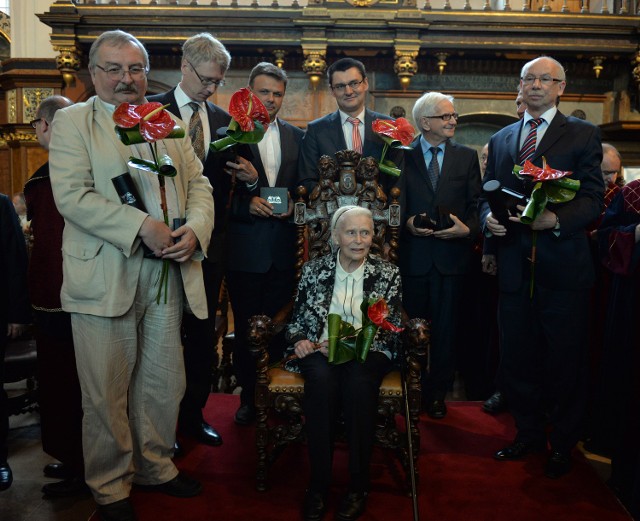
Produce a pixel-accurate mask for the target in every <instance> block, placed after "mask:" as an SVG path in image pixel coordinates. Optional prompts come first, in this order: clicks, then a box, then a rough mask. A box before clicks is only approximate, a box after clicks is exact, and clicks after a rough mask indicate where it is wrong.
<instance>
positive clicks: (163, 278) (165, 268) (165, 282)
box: [149, 143, 169, 304]
mask: <svg viewBox="0 0 640 521" xmlns="http://www.w3.org/2000/svg"><path fill="white" fill-rule="evenodd" d="M149 147H150V148H151V155H152V156H153V160H154V161H155V164H156V168H159V167H158V149H157V147H158V144H157V143H153V144H151V143H149ZM158 184H159V185H160V208H161V209H162V217H163V218H164V223H165V224H166V225H167V226H169V213H168V208H167V190H166V188H165V181H164V176H162V175H159V176H158ZM163 289H164V303H165V304H166V303H167V294H168V292H169V260H168V259H164V260H163V261H162V271H161V272H160V280H159V282H158V293H157V294H156V304H160V298H161V297H162V290H163Z"/></svg>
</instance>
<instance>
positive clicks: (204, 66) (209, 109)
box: [147, 33, 255, 446]
mask: <svg viewBox="0 0 640 521" xmlns="http://www.w3.org/2000/svg"><path fill="white" fill-rule="evenodd" d="M230 63H231V55H230V54H229V52H228V51H227V49H226V48H225V47H224V45H223V44H222V43H221V42H220V41H219V40H217V39H216V38H214V37H213V36H211V35H210V34H208V33H201V34H196V35H195V36H192V37H191V38H189V39H188V40H186V41H185V42H184V45H183V46H182V62H181V65H180V70H181V72H182V79H181V80H180V83H179V84H178V86H177V87H176V88H174V89H172V90H170V91H169V92H166V93H164V94H158V95H156V96H149V97H148V98H147V99H148V100H149V101H159V102H160V103H162V104H163V105H166V104H168V105H169V107H168V110H169V111H170V112H172V113H173V114H174V115H176V116H178V117H179V118H180V119H182V120H183V121H184V122H185V123H186V124H187V128H188V130H189V134H190V136H191V141H192V144H193V148H194V150H195V152H196V155H198V157H199V159H200V161H202V163H203V165H204V171H203V174H204V175H205V176H206V177H207V178H208V179H209V181H210V182H211V185H212V186H213V199H214V203H215V223H214V230H213V234H212V236H211V243H210V244H209V249H208V252H207V258H206V259H205V260H204V261H203V262H202V271H203V277H204V284H205V290H206V294H207V306H208V309H209V318H207V319H205V320H200V319H198V318H196V317H195V316H194V315H192V314H191V313H188V312H186V313H185V314H184V316H183V319H182V327H183V343H184V363H185V372H186V378H187V388H186V391H185V394H184V398H183V399H182V402H181V403H180V416H179V419H178V427H179V431H180V432H181V433H182V434H185V435H188V436H191V437H194V438H195V439H197V440H199V441H200V442H202V443H206V444H208V445H214V446H215V445H220V444H221V443H222V438H221V437H220V435H219V434H218V433H217V432H216V430H215V429H214V428H213V427H211V425H209V424H208V423H207V422H206V421H205V420H204V418H203V416H202V409H203V407H204V406H205V404H206V403H207V399H208V398H209V393H210V391H211V369H212V366H213V362H214V360H215V348H216V344H217V339H216V337H215V316H216V311H217V308H218V298H219V294H220V286H221V285H222V278H223V276H224V268H225V258H224V250H225V248H224V237H225V209H226V207H227V201H228V199H229V192H230V191H231V176H229V174H227V173H226V172H225V171H224V168H225V159H223V158H222V156H219V155H215V154H213V153H212V152H211V151H210V150H209V144H210V143H211V141H214V140H215V139H216V132H217V130H218V129H219V128H221V127H226V126H227V125H228V124H229V122H230V121H231V116H229V114H228V113H227V112H226V111H224V110H223V109H221V108H220V107H218V106H217V105H214V104H213V103H211V102H209V101H207V99H208V98H209V97H211V96H212V95H213V94H214V93H215V92H216V90H217V88H218V87H220V86H222V85H224V75H225V73H226V71H227V69H228V68H229V64H230ZM237 179H238V181H240V182H254V181H255V177H252V176H251V175H249V174H247V173H246V172H243V171H240V172H238V175H237Z"/></svg>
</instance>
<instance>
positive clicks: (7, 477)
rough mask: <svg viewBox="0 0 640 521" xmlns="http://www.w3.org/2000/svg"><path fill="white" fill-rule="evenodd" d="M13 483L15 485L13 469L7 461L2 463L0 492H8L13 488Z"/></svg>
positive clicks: (0, 466)
mask: <svg viewBox="0 0 640 521" xmlns="http://www.w3.org/2000/svg"><path fill="white" fill-rule="evenodd" d="M11 483H13V472H11V467H10V466H9V464H8V463H7V462H6V461H5V462H4V463H0V490H7V489H8V488H9V487H10V486H11Z"/></svg>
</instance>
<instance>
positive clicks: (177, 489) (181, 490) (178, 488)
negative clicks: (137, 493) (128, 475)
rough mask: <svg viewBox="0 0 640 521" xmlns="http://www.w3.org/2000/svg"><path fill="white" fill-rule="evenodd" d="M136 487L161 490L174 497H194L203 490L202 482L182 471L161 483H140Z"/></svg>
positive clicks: (149, 490)
mask: <svg viewBox="0 0 640 521" xmlns="http://www.w3.org/2000/svg"><path fill="white" fill-rule="evenodd" d="M136 488H138V489H140V490H142V491H145V492H160V493H161V494H166V495H167V496H173V497H194V496H197V495H198V494H200V492H202V484H201V483H200V482H199V481H198V480H196V479H193V478H190V477H189V476H187V475H186V474H183V473H182V472H180V473H179V474H178V475H177V476H176V477H175V478H173V479H172V480H170V481H167V482H166V483H160V484H159V485H138V484H136Z"/></svg>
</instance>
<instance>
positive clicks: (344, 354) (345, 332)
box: [327, 313, 355, 364]
mask: <svg viewBox="0 0 640 521" xmlns="http://www.w3.org/2000/svg"><path fill="white" fill-rule="evenodd" d="M327 324H328V328H329V346H328V350H329V363H330V364H343V363H345V362H348V361H349V360H353V359H354V358H355V338H354V334H355V329H354V327H353V326H352V325H351V324H349V323H347V322H344V321H343V320H342V318H341V317H340V315H338V314H336V313H329V316H328V317H327ZM345 336H349V337H350V338H348V339H346V338H344V337H345Z"/></svg>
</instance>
